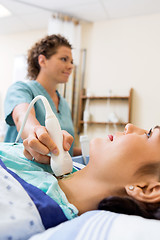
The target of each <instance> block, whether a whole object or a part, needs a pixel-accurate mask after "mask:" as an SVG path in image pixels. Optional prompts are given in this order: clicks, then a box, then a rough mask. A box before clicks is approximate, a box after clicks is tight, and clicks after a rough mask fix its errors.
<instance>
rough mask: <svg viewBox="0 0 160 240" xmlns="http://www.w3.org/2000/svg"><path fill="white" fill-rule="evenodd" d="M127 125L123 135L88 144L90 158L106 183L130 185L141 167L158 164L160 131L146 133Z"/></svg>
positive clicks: (119, 133) (159, 159) (117, 134)
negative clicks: (121, 182)
mask: <svg viewBox="0 0 160 240" xmlns="http://www.w3.org/2000/svg"><path fill="white" fill-rule="evenodd" d="M148 132H149V131H146V130H144V129H140V128H137V127H135V126H134V125H132V124H127V125H126V127H125V130H124V132H117V133H116V134H115V135H114V136H113V141H112V137H110V138H109V137H107V138H104V139H102V138H96V139H94V140H92V141H91V144H90V158H91V161H92V162H93V165H94V166H95V168H97V171H99V173H100V174H101V175H102V177H103V176H104V177H106V180H110V179H113V180H114V179H115V181H118V179H121V180H124V181H128V183H132V181H133V179H134V173H135V172H136V171H137V170H138V169H139V168H140V167H142V166H143V165H145V164H149V163H157V162H160V130H159V128H155V129H153V130H152V132H150V134H148V136H147V133H148Z"/></svg>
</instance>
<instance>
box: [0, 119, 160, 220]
mask: <svg viewBox="0 0 160 240" xmlns="http://www.w3.org/2000/svg"><path fill="white" fill-rule="evenodd" d="M0 158H1V160H2V161H3V163H4V164H5V166H6V167H7V168H8V169H10V170H11V171H13V172H14V173H16V174H17V175H18V176H19V177H20V178H22V179H23V180H25V181H26V182H27V183H30V184H32V185H34V186H36V187H38V188H39V189H41V190H42V191H43V192H45V193H46V194H47V195H49V197H51V198H52V199H54V200H55V201H56V202H57V203H58V205H59V206H60V207H61V209H62V210H63V212H64V214H65V216H66V217H67V219H72V218H74V217H76V216H77V215H81V214H82V213H84V212H87V211H89V210H96V209H105V210H110V211H114V212H120V213H126V214H133V215H140V216H143V217H146V218H155V219H160V215H158V210H159V207H160V128H159V127H158V126H157V127H155V128H154V129H153V130H152V131H149V132H148V131H145V130H143V129H140V128H137V127H135V126H134V125H132V124H127V125H126V127H125V130H124V132H117V133H116V134H115V135H114V136H107V137H106V138H95V139H93V140H92V141H91V143H90V160H89V163H88V165H87V166H86V167H85V168H83V169H82V170H79V171H74V172H73V173H72V174H70V175H69V177H64V178H62V179H56V178H55V177H54V176H53V173H52V171H51V169H50V167H49V165H45V164H40V163H37V162H33V161H30V160H28V159H26V158H25V157H24V156H23V145H21V144H18V145H12V144H7V143H2V144H0Z"/></svg>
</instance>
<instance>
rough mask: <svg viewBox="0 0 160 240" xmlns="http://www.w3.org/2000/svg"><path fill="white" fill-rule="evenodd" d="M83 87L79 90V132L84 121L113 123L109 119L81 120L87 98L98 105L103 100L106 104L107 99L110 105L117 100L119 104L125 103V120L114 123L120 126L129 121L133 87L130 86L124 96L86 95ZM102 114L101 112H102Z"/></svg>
mask: <svg viewBox="0 0 160 240" xmlns="http://www.w3.org/2000/svg"><path fill="white" fill-rule="evenodd" d="M85 92H86V91H85V89H83V90H82V91H81V94H80V101H79V117H78V131H79V132H82V130H83V125H84V123H87V124H89V125H90V124H101V125H113V122H110V121H107V120H106V121H103V120H102V121H101V120H100V121H96V120H90V121H87V122H85V121H84V120H83V113H84V110H85V104H86V101H87V99H89V102H90V103H91V102H93V101H94V102H95V101H96V102H98V103H99V104H100V105H101V103H102V102H103V103H104V101H105V102H106V104H107V101H110V103H112V106H113V105H114V104H115V105H116V104H117V102H118V103H119V104H120V105H122V106H123V105H124V104H125V105H127V117H126V120H125V121H121V120H119V121H118V122H116V123H114V124H116V125H121V126H125V125H126V124H127V123H128V122H131V101H132V92H133V89H132V88H131V89H130V91H129V94H128V95H126V96H117V95H115V96H113V95H111V96H87V95H86V94H85ZM102 115H103V113H102Z"/></svg>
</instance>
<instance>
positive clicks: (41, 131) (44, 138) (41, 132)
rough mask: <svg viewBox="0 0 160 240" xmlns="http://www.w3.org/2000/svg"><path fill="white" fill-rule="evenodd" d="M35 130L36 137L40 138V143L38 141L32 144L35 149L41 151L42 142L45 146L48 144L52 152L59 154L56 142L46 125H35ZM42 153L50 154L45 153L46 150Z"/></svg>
mask: <svg viewBox="0 0 160 240" xmlns="http://www.w3.org/2000/svg"><path fill="white" fill-rule="evenodd" d="M34 131H35V135H36V138H37V139H38V140H39V143H36V144H35V145H34V146H32V147H34V149H35V150H37V151H39V149H40V147H41V145H40V144H43V145H44V146H46V147H47V148H48V149H49V152H52V153H53V154H55V155H58V154H59V149H58V147H57V145H56V144H55V143H54V141H53V140H52V138H51V137H50V136H49V134H48V132H47V130H46V128H45V127H43V126H37V127H35V129H34ZM36 148H37V149H36ZM42 150H45V149H44V148H43V149H42ZM41 153H42V154H48V153H44V152H41Z"/></svg>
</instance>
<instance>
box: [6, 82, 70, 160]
mask: <svg viewBox="0 0 160 240" xmlns="http://www.w3.org/2000/svg"><path fill="white" fill-rule="evenodd" d="M56 93H57V95H58V97H59V106H58V110H59V111H58V112H57V109H56V107H55V104H54V102H53V101H52V99H51V97H50V95H49V94H48V92H47V91H46V90H45V88H43V87H42V85H41V84H40V83H38V82H37V81H35V80H30V81H26V82H20V81H19V82H15V83H14V84H13V85H11V86H10V87H9V89H8V91H7V95H6V99H5V103H4V110H5V120H6V123H7V133H6V136H5V139H4V141H5V142H15V140H16V137H17V134H18V132H17V129H16V126H15V124H14V121H13V118H12V111H13V109H14V108H15V106H17V105H18V104H21V103H30V102H31V101H32V100H33V99H34V98H35V97H36V96H38V95H43V96H45V97H46V98H47V100H48V102H49V104H50V106H51V108H52V110H53V112H54V113H55V115H56V117H57V118H58V120H59V123H60V126H61V129H62V130H66V131H67V132H68V133H70V134H71V135H72V136H73V137H74V127H73V122H72V117H71V111H70V108H69V105H68V103H67V101H66V100H65V99H64V98H63V97H62V96H61V95H60V94H59V93H58V91H56ZM34 108H35V112H36V118H37V120H38V121H39V123H40V124H41V125H42V126H45V108H44V105H43V103H42V101H41V100H38V101H37V102H36V103H35V104H34ZM19 142H22V139H20V141H19ZM69 153H70V154H71V156H73V144H72V146H71V148H70V151H69Z"/></svg>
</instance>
